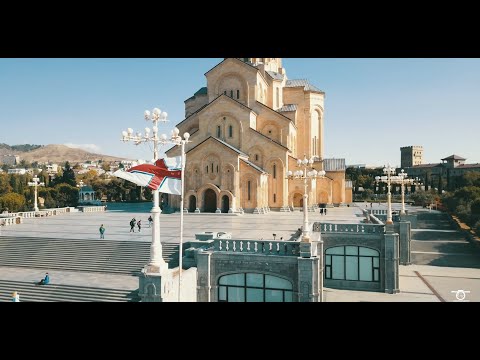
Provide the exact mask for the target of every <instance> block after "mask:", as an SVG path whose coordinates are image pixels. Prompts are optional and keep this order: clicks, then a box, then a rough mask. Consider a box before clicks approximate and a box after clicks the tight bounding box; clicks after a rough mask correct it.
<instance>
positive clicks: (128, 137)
mask: <svg viewBox="0 0 480 360" xmlns="http://www.w3.org/2000/svg"><path fill="white" fill-rule="evenodd" d="M167 116H168V114H167V113H166V112H161V110H160V109H158V108H155V109H153V111H152V112H150V111H148V110H147V111H145V120H146V121H152V123H153V127H152V130H150V129H149V128H145V134H142V133H137V134H136V135H133V130H132V129H131V128H129V129H128V130H127V131H123V133H122V141H124V142H128V141H132V142H133V143H134V144H135V145H140V144H142V143H146V142H153V163H156V162H157V160H158V146H159V145H162V146H164V145H167V144H172V145H176V146H180V147H181V159H182V160H181V195H180V203H181V206H180V245H179V268H180V269H179V276H178V286H179V288H178V301H180V299H181V288H182V266H183V264H182V260H183V259H182V252H183V249H182V248H183V197H184V192H185V191H184V189H185V162H186V156H185V144H187V143H189V138H190V134H189V133H185V134H184V135H183V138H182V137H181V136H180V135H179V133H180V130H178V129H177V128H175V129H173V130H172V135H171V137H170V139H169V138H168V137H167V135H165V134H162V135H160V136H159V135H158V122H159V121H162V122H164V123H165V122H167ZM151 133H152V135H151ZM151 213H152V215H153V230H152V245H151V247H150V262H149V263H148V265H147V266H146V268H145V269H144V270H145V272H146V273H160V272H162V270H163V269H165V268H166V263H165V261H164V260H163V257H162V245H161V242H160V213H161V210H160V192H159V190H158V189H157V190H154V191H153V208H152V211H151Z"/></svg>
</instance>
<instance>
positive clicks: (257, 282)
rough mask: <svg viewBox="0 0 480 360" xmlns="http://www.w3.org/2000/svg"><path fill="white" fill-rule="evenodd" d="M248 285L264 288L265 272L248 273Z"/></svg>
mask: <svg viewBox="0 0 480 360" xmlns="http://www.w3.org/2000/svg"><path fill="white" fill-rule="evenodd" d="M247 286H253V287H261V288H263V274H247Z"/></svg>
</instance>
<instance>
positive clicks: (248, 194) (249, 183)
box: [247, 181, 252, 201]
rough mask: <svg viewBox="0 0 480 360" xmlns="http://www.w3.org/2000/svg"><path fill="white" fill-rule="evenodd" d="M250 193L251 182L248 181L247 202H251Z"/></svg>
mask: <svg viewBox="0 0 480 360" xmlns="http://www.w3.org/2000/svg"><path fill="white" fill-rule="evenodd" d="M251 191H252V182H251V181H248V182H247V197H248V201H250V200H252V199H251Z"/></svg>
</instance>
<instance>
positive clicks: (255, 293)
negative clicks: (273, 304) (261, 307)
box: [247, 289, 263, 302]
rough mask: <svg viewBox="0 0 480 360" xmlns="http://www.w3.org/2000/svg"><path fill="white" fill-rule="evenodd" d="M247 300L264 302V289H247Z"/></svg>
mask: <svg viewBox="0 0 480 360" xmlns="http://www.w3.org/2000/svg"><path fill="white" fill-rule="evenodd" d="M247 302H263V289H247Z"/></svg>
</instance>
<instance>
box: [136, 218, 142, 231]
mask: <svg viewBox="0 0 480 360" xmlns="http://www.w3.org/2000/svg"><path fill="white" fill-rule="evenodd" d="M137 226H138V232H140V230H142V220H138V222H137Z"/></svg>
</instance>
